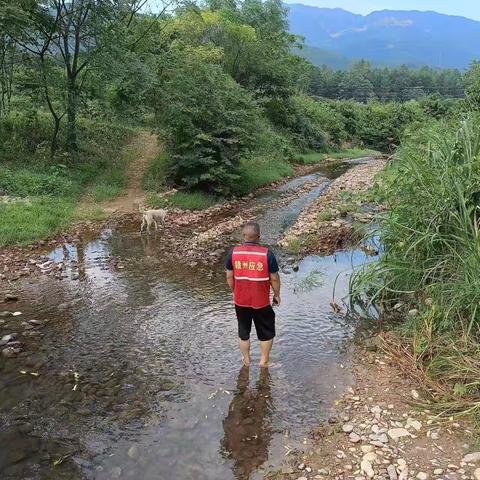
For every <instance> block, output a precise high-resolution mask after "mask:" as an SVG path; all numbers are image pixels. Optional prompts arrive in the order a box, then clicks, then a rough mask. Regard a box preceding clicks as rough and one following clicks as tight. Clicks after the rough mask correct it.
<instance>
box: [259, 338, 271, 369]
mask: <svg viewBox="0 0 480 480" xmlns="http://www.w3.org/2000/svg"><path fill="white" fill-rule="evenodd" d="M272 345H273V338H272V339H271V340H266V341H265V342H260V350H261V352H262V358H261V359H260V364H259V365H260V366H261V367H269V366H270V351H271V350H272Z"/></svg>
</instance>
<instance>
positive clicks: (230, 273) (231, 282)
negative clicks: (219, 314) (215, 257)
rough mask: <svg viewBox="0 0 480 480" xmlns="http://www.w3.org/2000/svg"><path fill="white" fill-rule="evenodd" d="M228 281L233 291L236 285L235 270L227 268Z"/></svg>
mask: <svg viewBox="0 0 480 480" xmlns="http://www.w3.org/2000/svg"><path fill="white" fill-rule="evenodd" d="M227 283H228V286H229V287H230V290H231V291H232V292H233V286H234V285H235V279H234V278H233V270H227Z"/></svg>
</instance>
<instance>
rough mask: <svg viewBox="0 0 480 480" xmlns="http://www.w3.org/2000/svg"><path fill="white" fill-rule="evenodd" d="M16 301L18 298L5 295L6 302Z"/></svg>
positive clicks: (8, 294)
mask: <svg viewBox="0 0 480 480" xmlns="http://www.w3.org/2000/svg"><path fill="white" fill-rule="evenodd" d="M17 300H18V296H17V295H14V294H13V293H7V294H6V295H5V301H6V302H16V301H17Z"/></svg>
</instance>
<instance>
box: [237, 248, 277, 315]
mask: <svg viewBox="0 0 480 480" xmlns="http://www.w3.org/2000/svg"><path fill="white" fill-rule="evenodd" d="M232 265H233V275H234V279H235V283H234V289H233V298H234V301H235V305H238V306H239V307H253V308H263V307H266V306H267V305H270V273H269V271H268V248H266V247H261V246H260V245H242V246H240V247H235V248H234V249H233V252H232Z"/></svg>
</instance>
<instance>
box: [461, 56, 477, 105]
mask: <svg viewBox="0 0 480 480" xmlns="http://www.w3.org/2000/svg"><path fill="white" fill-rule="evenodd" d="M465 81H466V85H467V87H466V90H465V103H466V104H467V107H468V108H469V109H471V110H480V63H479V62H477V61H475V62H473V63H472V65H471V66H470V69H469V70H468V72H467V74H466V78H465Z"/></svg>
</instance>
